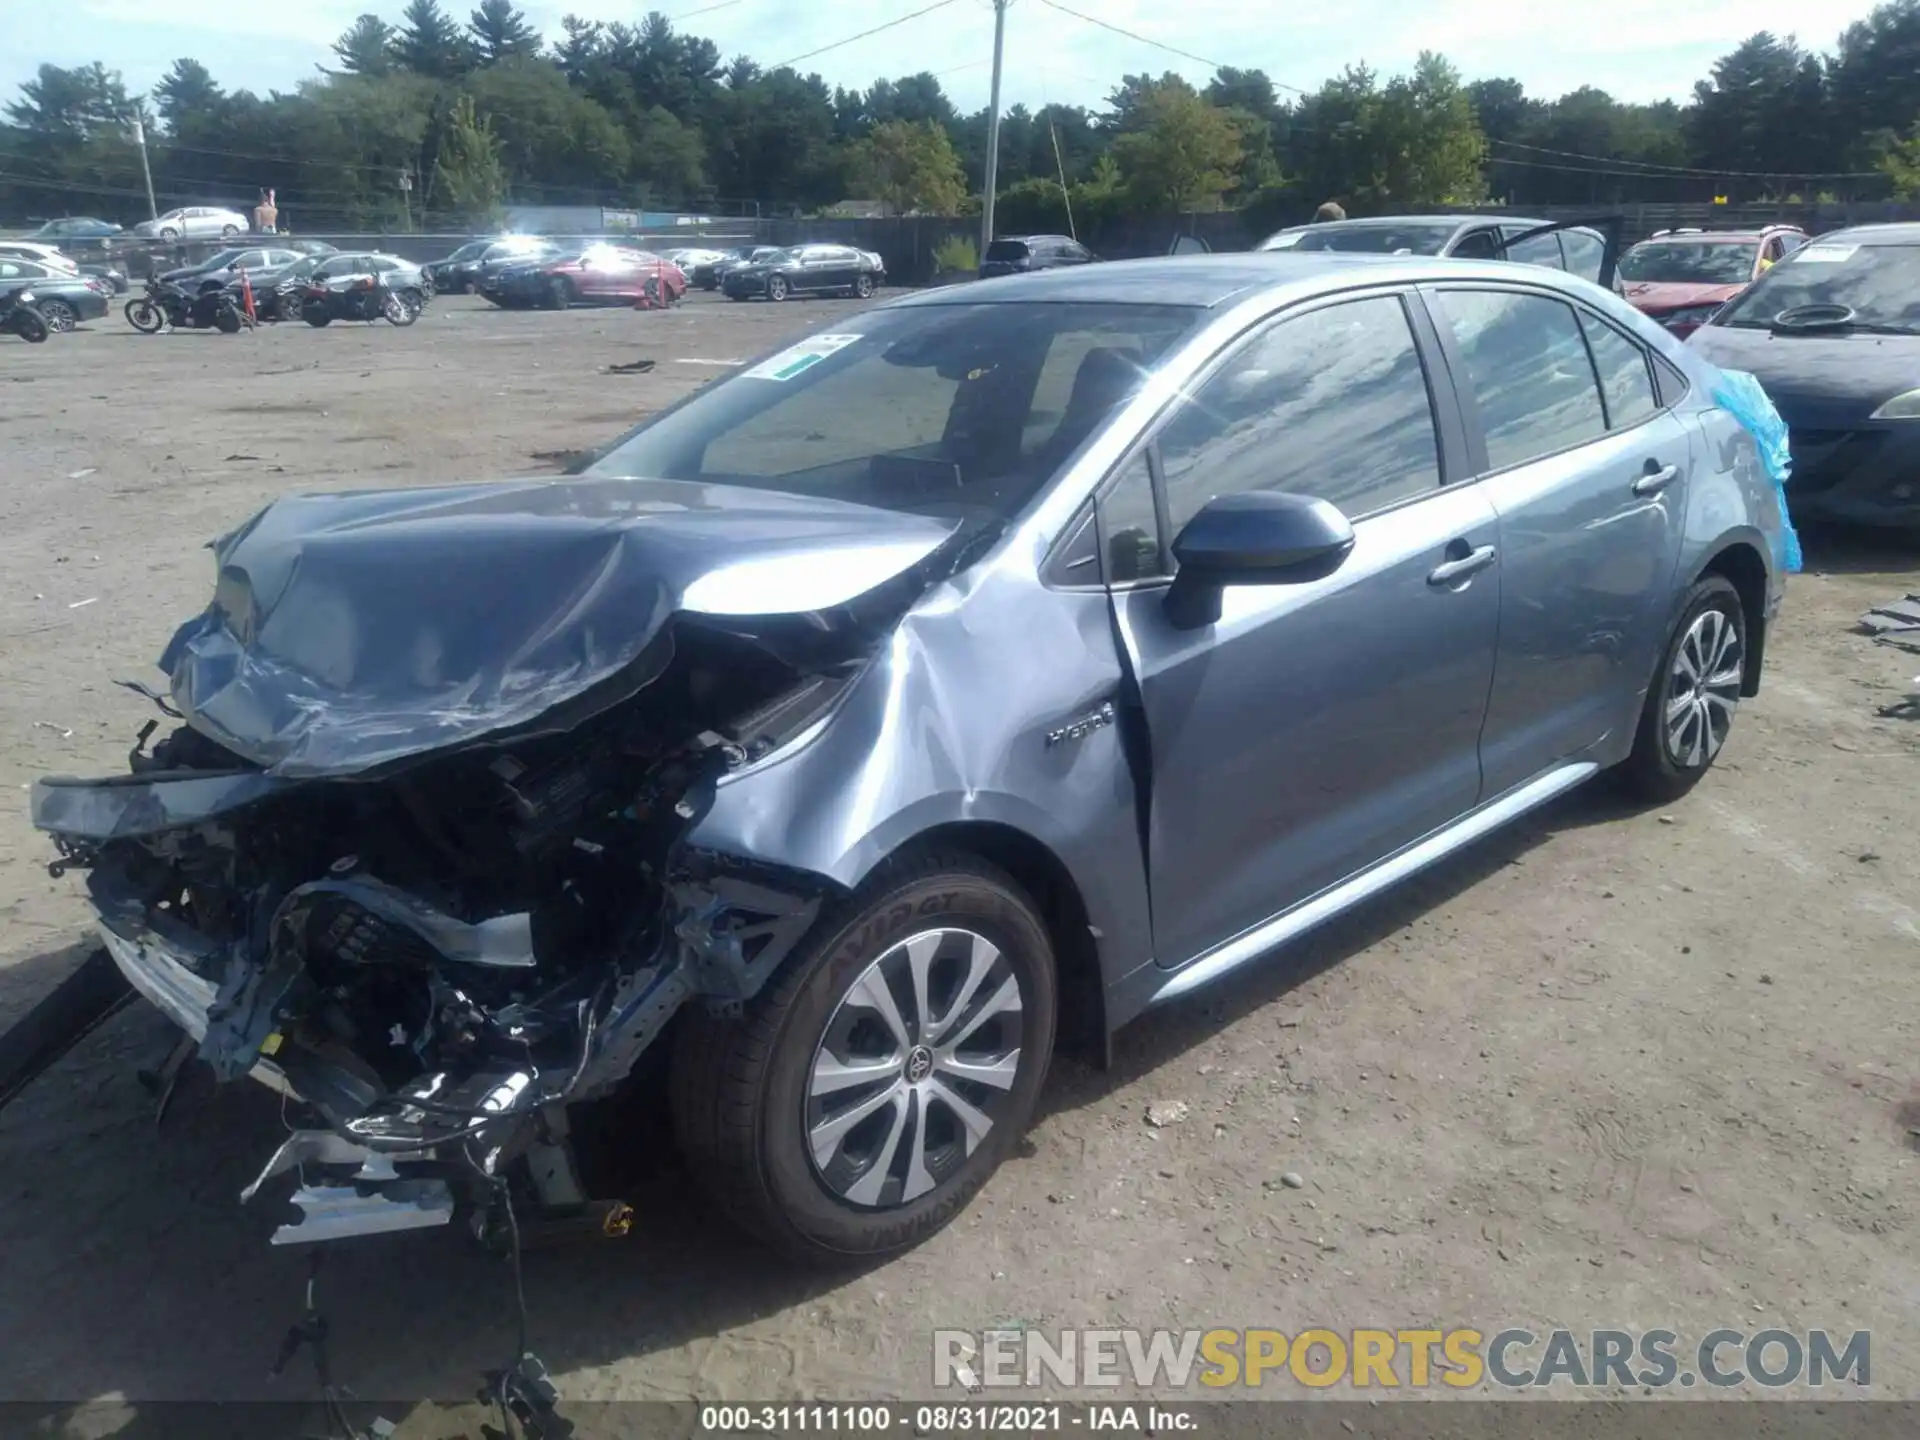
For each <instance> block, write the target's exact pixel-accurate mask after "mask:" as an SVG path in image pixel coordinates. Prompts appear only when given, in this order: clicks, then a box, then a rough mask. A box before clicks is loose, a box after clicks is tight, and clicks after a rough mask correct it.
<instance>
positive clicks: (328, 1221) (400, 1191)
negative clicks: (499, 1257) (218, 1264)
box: [240, 1130, 453, 1245]
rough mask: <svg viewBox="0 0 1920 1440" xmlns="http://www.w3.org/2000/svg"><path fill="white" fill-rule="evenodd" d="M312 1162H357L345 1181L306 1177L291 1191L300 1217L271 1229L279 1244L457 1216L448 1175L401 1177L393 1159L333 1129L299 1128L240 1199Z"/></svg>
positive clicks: (419, 1225) (330, 1165)
mask: <svg viewBox="0 0 1920 1440" xmlns="http://www.w3.org/2000/svg"><path fill="white" fill-rule="evenodd" d="M308 1166H313V1167H315V1168H322V1169H331V1170H335V1171H339V1170H344V1169H345V1168H346V1167H353V1169H352V1174H351V1175H350V1176H347V1177H346V1183H344V1184H337V1185H325V1184H313V1183H311V1182H308V1181H306V1180H305V1179H304V1178H303V1180H302V1183H301V1185H300V1187H299V1188H298V1189H297V1190H295V1191H294V1192H293V1203H294V1204H295V1205H297V1206H298V1207H299V1208H300V1211H301V1218H300V1219H299V1220H298V1221H295V1222H294V1223H292V1224H288V1225H282V1226H281V1227H280V1228H279V1229H277V1230H275V1231H274V1232H273V1241H272V1243H273V1244H275V1245H312V1244H319V1243H322V1242H324V1241H329V1240H344V1239H348V1238H350V1237H353V1236H358V1235H385V1234H389V1233H391V1232H393V1231H396V1230H428V1229H432V1228H434V1227H435V1226H439V1225H446V1224H448V1223H450V1222H451V1221H452V1220H453V1191H452V1190H451V1189H450V1188H449V1187H448V1185H447V1183H446V1181H444V1180H434V1179H416V1178H409V1177H403V1176H402V1175H401V1174H400V1172H399V1171H398V1169H397V1168H396V1167H395V1163H394V1158H393V1157H392V1156H390V1155H383V1154H379V1153H378V1152H376V1151H372V1150H368V1149H365V1148H363V1147H361V1146H359V1145H355V1144H354V1143H353V1142H352V1141H350V1140H346V1139H343V1138H342V1137H340V1136H338V1135H335V1134H334V1133H333V1132H332V1131H330V1130H296V1131H295V1132H294V1133H293V1134H292V1135H290V1136H288V1137H287V1140H286V1143H285V1144H283V1145H282V1146H281V1147H280V1148H279V1149H278V1150H276V1151H275V1152H274V1155H273V1158H272V1159H271V1160H269V1161H268V1162H267V1166H266V1168H265V1169H264V1170H262V1171H261V1172H260V1174H259V1175H258V1176H257V1177H256V1178H255V1180H254V1182H253V1183H252V1184H251V1185H249V1186H248V1187H247V1188H246V1189H245V1190H243V1191H241V1192H240V1200H241V1203H242V1204H245V1203H246V1202H247V1201H249V1200H251V1199H253V1197H254V1196H255V1195H257V1194H259V1193H260V1188H261V1186H263V1185H264V1184H266V1182H267V1181H268V1180H270V1179H272V1178H273V1177H274V1176H276V1175H281V1174H284V1173H285V1172H286V1171H288V1170H292V1169H299V1170H300V1171H301V1172H302V1175H303V1177H304V1174H305V1171H306V1169H307V1167H308Z"/></svg>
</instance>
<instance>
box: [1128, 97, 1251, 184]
mask: <svg viewBox="0 0 1920 1440" xmlns="http://www.w3.org/2000/svg"><path fill="white" fill-rule="evenodd" d="M1128 101H1129V105H1130V107H1131V111H1132V113H1131V115H1130V116H1129V123H1130V124H1131V125H1132V126H1134V127H1136V128H1132V129H1129V130H1128V131H1127V132H1125V133H1123V134H1121V135H1120V136H1119V137H1118V138H1117V139H1116V140H1115V141H1114V143H1113V153H1114V159H1115V160H1116V161H1117V162H1118V164H1119V167H1120V171H1121V173H1122V174H1123V175H1125V177H1126V181H1127V187H1128V189H1129V190H1130V191H1131V192H1132V193H1133V195H1134V196H1135V197H1136V198H1137V199H1138V201H1139V202H1140V204H1141V205H1143V206H1145V207H1147V208H1149V209H1152V210H1155V211H1159V212H1162V213H1164V212H1167V211H1187V210H1203V209H1213V208H1216V207H1217V206H1218V205H1219V204H1220V200H1221V197H1222V196H1224V195H1225V194H1226V193H1227V192H1228V191H1229V190H1231V189H1233V188H1234V186H1235V184H1236V183H1237V180H1238V177H1239V174H1240V170H1241V166H1242V165H1243V164H1244V163H1245V160H1246V150H1245V147H1244V145H1243V144H1242V142H1241V138H1240V130H1239V128H1238V127H1237V126H1236V125H1235V124H1234V121H1233V118H1232V116H1230V115H1229V114H1228V113H1227V112H1226V111H1224V110H1221V109H1218V108H1216V107H1215V106H1212V105H1209V104H1208V103H1207V102H1206V101H1205V100H1202V99H1201V98H1200V96H1199V95H1198V94H1197V93H1195V91H1194V89H1193V87H1192V86H1191V85H1189V84H1187V82H1186V81H1184V80H1182V79H1180V78H1179V77H1178V76H1168V77H1165V78H1163V79H1161V80H1158V81H1152V82H1149V84H1148V86H1147V87H1146V88H1145V90H1144V91H1143V92H1142V93H1140V94H1138V95H1137V96H1129V97H1128Z"/></svg>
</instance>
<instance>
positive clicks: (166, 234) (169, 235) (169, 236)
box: [160, 225, 180, 243]
mask: <svg viewBox="0 0 1920 1440" xmlns="http://www.w3.org/2000/svg"><path fill="white" fill-rule="evenodd" d="M160 238H161V239H162V240H165V241H167V242H168V243H172V242H173V241H175V240H178V239H179V238H180V232H179V231H178V230H175V229H174V228H173V227H172V226H171V225H169V226H168V227H167V228H166V229H164V230H162V231H161V232H160Z"/></svg>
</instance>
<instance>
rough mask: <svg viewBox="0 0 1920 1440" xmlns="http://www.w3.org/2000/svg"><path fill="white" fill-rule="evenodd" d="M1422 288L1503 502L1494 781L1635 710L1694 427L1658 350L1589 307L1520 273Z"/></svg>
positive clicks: (1595, 735) (1586, 745) (1495, 497)
mask: <svg viewBox="0 0 1920 1440" xmlns="http://www.w3.org/2000/svg"><path fill="white" fill-rule="evenodd" d="M1428 300H1429V304H1430V307H1431V309H1432V313H1433V318H1434V322H1435V324H1436V326H1437V327H1438V328H1439V332H1440V336H1441V340H1442V343H1443V344H1444V345H1446V346H1447V348H1448V353H1449V367H1450V369H1451V370H1452V373H1453V375H1454V378H1455V380H1456V382H1457V384H1458V386H1459V390H1460V396H1461V402H1462V409H1463V412H1464V414H1463V418H1464V420H1465V423H1466V430H1467V437H1468V444H1469V448H1470V452H1471V454H1472V457H1473V463H1474V466H1475V468H1476V470H1477V471H1478V472H1479V474H1480V476H1481V479H1480V481H1479V485H1478V488H1479V489H1480V490H1481V491H1483V492H1484V493H1485V495H1486V497H1487V499H1488V500H1489V502H1490V503H1491V504H1492V506H1493V508H1494V509H1495V511H1496V512H1498V514H1499V517H1500V525H1499V529H1500V535H1499V547H1500V581H1501V584H1500V645H1499V655H1498V658H1497V660H1496V663H1495V666H1494V676H1493V689H1492V694H1491V696H1490V698H1489V701H1488V706H1487V721H1486V730H1485V733H1484V735H1483V736H1482V738H1481V743H1480V763H1481V768H1482V770H1483V771H1484V774H1485V781H1486V793H1487V795H1488V796H1489V797H1490V796H1493V795H1496V794H1499V793H1501V792H1504V791H1506V790H1509V789H1511V788H1513V787H1514V786H1516V785H1520V784H1524V783H1525V782H1526V781H1528V780H1530V779H1532V778H1534V777H1535V776H1537V775H1540V774H1542V773H1543V772H1545V771H1547V770H1549V769H1551V768H1552V767H1553V766H1555V765H1557V764H1561V763H1565V762H1569V761H1572V760H1575V759H1578V758H1581V757H1583V756H1584V755H1585V754H1586V753H1587V752H1588V751H1590V750H1592V749H1593V748H1594V747H1595V746H1597V745H1599V744H1601V742H1603V741H1605V740H1607V739H1608V738H1610V737H1613V738H1617V737H1618V733H1619V731H1620V728H1621V727H1622V726H1628V727H1630V726H1631V725H1632V724H1633V723H1634V720H1635V718H1636V716H1637V715H1638V710H1639V701H1638V695H1639V692H1640V689H1641V687H1643V686H1645V684H1646V683H1647V681H1648V678H1649V677H1650V676H1651V675H1652V673H1653V666H1654V663H1655V660H1656V658H1657V655H1658V652H1659V648H1660V646H1661V644H1662V643H1663V642H1664V640H1665V635H1666V625H1667V608H1668V604H1669V601H1670V599H1671V596H1672V593H1673V584H1674V573H1675V569H1676V567H1677V565H1678V563H1679V556H1680V520H1681V516H1682V515H1683V514H1684V513H1685V491H1686V477H1687V471H1688V469H1689V467H1690V465H1691V463H1692V453H1691V447H1692V440H1691V435H1690V432H1689V431H1688V429H1687V427H1686V426H1685V424H1684V423H1683V422H1682V421H1681V420H1680V419H1679V418H1678V417H1676V416H1675V415H1673V414H1672V413H1671V412H1670V411H1668V410H1666V409H1664V408H1663V407H1662V406H1661V404H1660V400H1659V392H1658V389H1657V387H1656V384H1655V379H1654V373H1653V369H1652V366H1653V364H1654V363H1655V362H1654V361H1653V360H1652V359H1651V357H1650V356H1649V355H1648V354H1647V352H1646V350H1645V349H1644V348H1643V347H1642V346H1641V345H1640V343H1639V341H1637V340H1635V339H1633V338H1632V337H1631V336H1630V335H1628V334H1627V332H1626V331H1624V330H1623V329H1620V328H1618V327H1616V326H1615V325H1614V324H1613V323H1612V322H1611V321H1608V320H1605V319H1603V318H1602V317H1601V316H1600V315H1599V314H1598V313H1597V312H1595V311H1592V310H1589V309H1587V308H1586V307H1584V306H1578V305H1575V304H1573V303H1571V302H1569V301H1568V300H1567V299H1566V298H1564V297H1562V296H1560V295H1557V294H1553V293H1550V292H1547V291H1544V290H1535V289H1529V288H1526V287H1525V286H1524V283H1523V282H1517V283H1515V284H1514V285H1512V286H1503V287H1498V288H1495V287H1491V286H1471V287H1467V286H1453V285H1443V286H1436V287H1433V289H1432V290H1431V291H1430V292H1429V296H1428Z"/></svg>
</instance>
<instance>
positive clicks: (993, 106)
mask: <svg viewBox="0 0 1920 1440" xmlns="http://www.w3.org/2000/svg"><path fill="white" fill-rule="evenodd" d="M1008 3H1009V0H993V89H992V92H991V94H990V95H989V97H988V100H987V183H986V186H985V193H984V194H982V195H981V197H980V258H981V259H982V260H984V259H986V258H987V247H988V246H989V245H991V244H993V193H994V187H995V186H996V185H997V184H998V183H999V180H1000V56H1001V53H1002V52H1003V51H1004V49H1005V48H1006V41H1007V5H1008Z"/></svg>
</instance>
